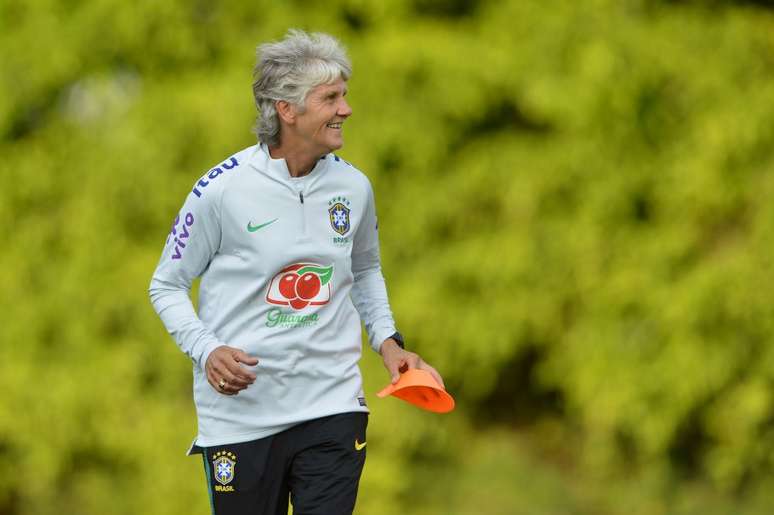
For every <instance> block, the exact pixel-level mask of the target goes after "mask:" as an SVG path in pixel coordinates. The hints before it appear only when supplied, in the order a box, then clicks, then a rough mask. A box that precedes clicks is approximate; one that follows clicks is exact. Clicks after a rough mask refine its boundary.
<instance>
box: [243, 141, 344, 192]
mask: <svg viewBox="0 0 774 515" xmlns="http://www.w3.org/2000/svg"><path fill="white" fill-rule="evenodd" d="M328 156H330V154H326V155H324V156H322V157H321V158H320V159H319V160H318V161H317V164H315V165H314V168H312V170H311V171H310V172H309V173H308V174H306V175H304V176H303V177H298V178H296V177H291V176H290V170H289V169H288V163H287V161H285V159H284V158H280V159H274V158H273V157H271V154H269V147H268V146H267V145H266V144H265V143H260V144H258V145H257V147H256V149H255V152H253V155H252V156H251V158H250V165H251V166H252V167H253V168H255V169H256V170H258V171H259V172H261V173H264V174H266V175H268V176H270V177H272V178H273V179H276V180H278V181H280V182H284V183H290V182H292V181H294V180H295V181H297V180H299V179H306V178H313V177H317V176H319V175H322V174H323V173H324V172H325V169H326V168H327V166H328Z"/></svg>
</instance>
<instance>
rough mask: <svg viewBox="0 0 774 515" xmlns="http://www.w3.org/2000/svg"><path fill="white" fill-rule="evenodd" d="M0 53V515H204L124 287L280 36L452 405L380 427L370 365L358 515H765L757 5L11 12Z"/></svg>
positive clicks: (368, 359) (174, 362) (766, 244)
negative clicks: (333, 101)
mask: <svg viewBox="0 0 774 515" xmlns="http://www.w3.org/2000/svg"><path fill="white" fill-rule="evenodd" d="M0 27H2V31H0V71H1V73H0V89H1V93H2V94H0V154H1V155H2V156H3V159H2V164H1V165H0V166H1V167H2V179H3V187H2V188H1V189H0V216H1V217H2V219H4V220H6V227H7V230H6V233H5V241H6V244H5V245H4V248H5V249H6V250H5V252H4V253H3V254H2V255H0V281H2V284H3V295H2V296H0V309H1V310H2V313H3V314H4V318H3V324H2V330H1V332H0V335H1V336H2V342H3V344H2V347H0V387H1V388H2V391H4V392H6V393H5V395H4V401H3V410H2V412H0V477H2V478H3V479H4V481H3V482H2V483H1V484H0V514H3V515H22V514H24V515H28V514H48V513H54V512H56V513H78V514H83V515H87V514H102V513H115V514H130V513H132V514H134V513H145V514H148V515H153V514H168V513H199V514H204V513H207V512H208V509H209V504H208V501H207V498H206V492H205V488H204V478H203V474H202V471H201V462H200V461H199V460H198V458H187V457H185V456H184V455H183V453H184V450H185V448H186V445H187V443H188V441H189V440H190V438H191V437H192V435H193V434H194V432H195V429H194V428H195V417H194V411H193V405H192V401H191V392H190V390H191V379H190V368H189V362H188V360H186V359H184V358H183V356H182V354H180V353H179V351H178V350H177V348H176V347H175V346H174V344H173V343H172V341H171V339H170V338H169V337H168V335H166V333H165V331H164V329H163V327H162V326H161V323H160V322H159V320H158V318H157V317H156V315H155V313H154V312H153V310H152V309H151V307H150V304H149V302H148V299H147V294H146V288H147V284H148V281H149V277H150V274H151V272H152V270H153V268H154V267H155V264H156V262H157V259H158V256H159V254H160V252H161V246H162V243H163V241H164V238H165V237H166V233H167V230H168V225H169V223H170V222H171V221H172V219H173V218H174V215H175V213H176V211H177V209H178V207H179V205H180V204H181V203H182V200H183V198H184V196H185V194H186V193H187V191H188V190H189V188H190V185H191V184H192V183H193V182H194V180H195V179H196V178H198V177H199V175H201V173H203V172H204V171H206V170H207V169H208V168H209V167H210V165H211V164H212V163H215V162H218V161H219V160H220V159H222V158H223V157H224V156H227V155H230V153H232V152H234V151H236V150H238V149H241V148H243V147H245V146H247V145H250V144H252V143H253V141H254V140H253V136H252V135H251V133H250V127H251V126H252V123H253V119H254V107H253V103H252V99H251V91H250V81H251V69H252V65H253V61H254V58H255V56H254V49H255V46H256V45H257V44H258V43H260V42H263V41H267V40H271V39H277V38H280V37H281V36H282V35H283V34H284V32H285V31H286V30H287V28H289V27H299V28H304V29H307V30H320V31H325V32H330V33H333V34H335V35H337V36H339V37H340V38H341V39H342V41H343V42H344V43H345V44H346V45H347V46H348V48H349V49H350V53H351V57H352V60H353V64H354V69H355V74H354V77H353V78H352V80H351V81H350V82H351V83H350V98H351V103H352V106H353V109H354V115H353V117H352V118H351V120H350V121H349V122H348V123H347V125H348V129H347V130H346V134H348V136H347V145H346V147H345V148H344V149H343V150H342V151H341V154H342V155H343V156H344V157H345V158H346V159H347V160H349V161H352V162H353V163H355V164H356V165H357V166H358V167H359V168H361V169H362V170H364V171H365V172H366V173H367V174H368V175H369V177H370V178H371V180H372V182H373V183H374V187H375V190H376V195H377V204H378V209H379V215H380V227H381V235H382V247H383V248H382V255H383V260H384V263H383V264H384V271H385V275H386V277H387V280H388V286H389V288H390V293H391V300H392V304H393V309H394V311H395V314H396V318H397V320H398V321H399V323H400V325H401V327H402V329H403V332H404V333H405V334H406V335H407V336H408V341H409V345H410V346H411V347H412V348H414V349H416V350H417V351H418V352H419V353H420V354H422V355H423V356H424V357H425V358H426V359H427V360H428V361H429V362H431V363H433V364H434V365H436V366H437V368H439V370H441V372H442V373H443V374H444V377H445V378H446V382H447V386H448V388H449V390H450V391H451V392H452V393H453V394H454V395H455V396H456V398H457V401H458V409H457V410H456V411H455V412H454V413H452V414H450V415H446V416H443V417H439V416H436V415H432V414H429V413H425V412H419V411H417V410H415V409H413V408H411V407H410V406H407V405H403V404H402V403H400V402H398V401H397V400H390V399H387V400H379V399H376V398H375V396H374V395H373V394H374V393H375V392H376V391H377V390H378V389H380V388H381V387H382V386H383V385H384V384H385V383H386V381H387V375H386V373H385V372H384V371H383V370H382V369H381V364H380V360H379V359H378V357H377V356H375V355H373V354H372V353H370V352H366V355H365V357H364V359H363V369H364V375H365V382H366V390H367V393H368V397H369V404H370V406H371V409H372V417H371V423H370V427H369V446H368V449H369V458H368V463H367V465H366V469H365V472H364V476H363V479H362V482H361V493H360V497H359V500H358V513H362V514H369V515H370V514H374V515H379V514H385V515H392V514H398V513H401V514H473V513H492V514H521V513H524V514H601V515H604V514H617V513H632V514H641V515H660V514H667V513H669V514H692V513H705V514H727V513H734V514H751V515H752V514H764V513H770V509H771V506H772V504H773V503H774V494H772V493H771V492H774V481H773V480H772V479H771V478H772V472H773V471H774V394H773V393H772V392H773V390H772V383H774V345H772V334H774V302H772V300H774V293H772V292H774V271H773V270H772V259H771V253H770V252H767V251H766V249H771V248H773V247H774V207H772V206H773V204H772V203H771V202H770V199H771V198H772V197H774V174H773V173H772V172H774V124H772V119H774V13H773V12H772V10H771V5H770V4H769V3H768V2H760V1H759V2H723V1H707V2H700V1H693V2H657V1H647V0H628V1H612V0H587V1H584V2H566V1H556V0H551V1H547V2H535V1H531V2H521V1H517V0H512V1H507V2H491V1H490V2H473V1H465V0H454V1H440V0H413V1H411V0H394V1H390V2H383V3H372V2H365V1H363V0H340V1H338V2H333V3H331V2H328V3H315V2H308V1H301V0H297V1H294V2H272V3H269V2H264V5H262V6H257V5H255V3H245V2H236V1H230V2H204V1H192V2H184V1H181V0H165V1H160V2H159V1H137V2H118V1H117V0H91V1H77V0H69V1H63V0H60V1H53V0H25V1H20V0H4V1H3V2H2V3H0Z"/></svg>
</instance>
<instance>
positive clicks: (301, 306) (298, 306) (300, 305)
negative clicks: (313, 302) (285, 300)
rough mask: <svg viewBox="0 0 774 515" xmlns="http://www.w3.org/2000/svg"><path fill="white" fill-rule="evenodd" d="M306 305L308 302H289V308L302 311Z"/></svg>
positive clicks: (301, 300) (300, 300)
mask: <svg viewBox="0 0 774 515" xmlns="http://www.w3.org/2000/svg"><path fill="white" fill-rule="evenodd" d="M308 305H309V301H308V300H304V299H292V300H291V301H290V306H291V307H292V308H293V309H304V308H305V307H307V306H308Z"/></svg>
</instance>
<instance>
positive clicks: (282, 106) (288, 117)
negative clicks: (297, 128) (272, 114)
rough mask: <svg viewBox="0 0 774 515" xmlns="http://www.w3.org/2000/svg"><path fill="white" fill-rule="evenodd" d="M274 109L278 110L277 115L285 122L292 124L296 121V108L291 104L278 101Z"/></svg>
mask: <svg viewBox="0 0 774 515" xmlns="http://www.w3.org/2000/svg"><path fill="white" fill-rule="evenodd" d="M274 108H275V109H276V110H277V114H278V115H279V117H280V119H281V120H282V121H283V122H285V123H289V124H292V123H293V122H295V121H296V108H295V106H293V105H292V104H291V103H290V102H286V101H285V100H277V102H275V103H274Z"/></svg>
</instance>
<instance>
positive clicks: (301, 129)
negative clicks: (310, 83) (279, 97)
mask: <svg viewBox="0 0 774 515" xmlns="http://www.w3.org/2000/svg"><path fill="white" fill-rule="evenodd" d="M346 94H347V83H346V82H345V81H344V80H343V79H339V80H337V81H336V82H333V83H331V84H321V85H319V86H317V87H315V88H313V89H312V90H311V91H309V94H308V95H307V96H306V103H305V107H306V108H305V110H304V112H302V113H301V112H298V111H296V112H295V116H294V123H292V125H290V126H289V127H288V129H289V130H288V131H287V133H283V135H282V138H283V144H284V143H285V141H284V140H285V139H286V138H287V137H290V138H292V139H293V140H295V141H294V143H297V144H298V146H300V147H303V148H304V149H305V150H306V151H308V152H310V153H313V154H316V155H324V154H327V153H329V152H332V151H334V150H337V149H339V148H341V147H342V146H343V145H344V138H343V136H342V123H343V122H344V120H346V119H347V118H348V117H349V115H351V114H352V108H351V107H349V104H348V103H347V101H346V100H345V99H344V97H345V95H346Z"/></svg>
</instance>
